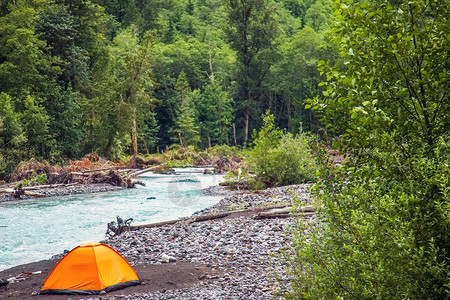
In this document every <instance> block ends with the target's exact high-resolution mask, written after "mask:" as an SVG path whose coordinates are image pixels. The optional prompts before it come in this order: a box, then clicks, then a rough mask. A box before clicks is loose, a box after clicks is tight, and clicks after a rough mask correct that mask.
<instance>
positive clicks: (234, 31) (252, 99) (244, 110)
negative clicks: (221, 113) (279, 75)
mask: <svg viewBox="0 0 450 300" xmlns="http://www.w3.org/2000/svg"><path fill="white" fill-rule="evenodd" d="M226 3H227V4H226V7H227V11H228V24H227V27H226V28H225V32H226V34H227V38H228V41H229V43H230V45H231V48H232V49H233V50H235V51H236V55H237V59H238V63H239V66H238V74H237V76H236V85H237V91H236V97H235V98H236V100H237V103H238V104H239V108H238V110H239V113H240V114H241V115H242V117H243V119H244V126H243V127H244V134H243V143H244V145H246V144H247V142H248V139H249V132H250V121H251V120H250V117H251V116H260V115H261V103H260V101H261V98H262V96H263V90H262V84H263V81H264V80H265V79H266V77H267V75H268V73H269V69H270V66H271V65H272V64H273V61H274V56H273V54H274V52H273V46H274V40H275V38H276V36H277V34H278V30H277V24H276V22H275V19H274V8H275V7H274V5H273V2H271V1H269V0H230V1H227V2H226Z"/></svg>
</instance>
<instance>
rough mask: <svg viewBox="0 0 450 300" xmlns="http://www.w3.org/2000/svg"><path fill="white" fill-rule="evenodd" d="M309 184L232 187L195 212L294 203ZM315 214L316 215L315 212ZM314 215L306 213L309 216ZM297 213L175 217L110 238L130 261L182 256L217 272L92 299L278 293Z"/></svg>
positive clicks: (305, 197)
mask: <svg viewBox="0 0 450 300" xmlns="http://www.w3.org/2000/svg"><path fill="white" fill-rule="evenodd" d="M308 187H309V185H307V184H303V185H294V186H288V187H281V188H272V189H267V190H264V191H262V192H258V193H242V192H233V193H232V195H231V196H228V197H225V198H223V199H222V200H221V201H220V202H219V203H218V204H217V205H215V206H213V207H211V208H209V209H206V210H203V211H201V212H198V213H197V215H201V214H206V213H211V212H218V211H224V210H231V209H236V207H238V208H242V209H244V208H258V207H264V206H272V205H290V204H291V198H292V197H291V196H292V195H295V196H296V197H297V199H299V201H301V202H304V203H305V204H307V203H308V198H309V194H308ZM313 218H314V217H313ZM309 220H311V219H308V220H307V221H309ZM294 222H295V219H294V218H274V219H264V220H254V219H253V218H252V216H251V215H242V216H238V217H235V218H225V219H217V220H213V221H205V222H199V223H189V224H186V223H183V222H180V223H176V224H174V225H166V226H163V227H157V228H143V229H140V230H137V231H129V232H125V233H123V234H121V235H119V236H114V237H111V238H109V239H108V240H106V241H103V242H104V243H106V244H109V245H110V246H112V247H113V248H114V249H116V250H117V251H118V252H119V253H121V254H122V255H123V256H124V257H125V258H126V259H127V260H128V261H129V262H130V264H131V265H138V264H163V263H173V264H176V263H177V262H178V261H186V262H191V263H203V264H205V265H207V266H208V267H211V270H213V272H209V273H205V274H203V275H201V276H200V277H199V279H202V280H201V281H200V283H198V284H196V285H193V286H191V287H189V288H184V289H175V290H163V291H157V292H148V293H136V294H133V295H126V294H121V293H120V291H117V293H116V294H115V295H101V297H98V298H89V299H114V300H116V299H117V300H118V299H274V298H277V297H276V291H277V286H278V285H277V281H278V280H281V281H286V280H288V277H287V274H286V272H285V270H284V269H283V267H282V265H281V263H280V259H278V256H277V255H278V254H279V253H280V251H281V250H282V249H284V248H285V247H286V246H287V245H288V244H289V241H290V239H291V231H290V230H291V228H292V226H293V224H294Z"/></svg>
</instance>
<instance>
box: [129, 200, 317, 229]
mask: <svg viewBox="0 0 450 300" xmlns="http://www.w3.org/2000/svg"><path fill="white" fill-rule="evenodd" d="M266 210H267V211H266ZM257 211H259V213H258V214H257V215H256V216H254V217H253V218H254V219H257V220H258V219H267V218H288V217H292V216H311V215H314V207H313V206H303V207H300V208H299V209H298V210H297V211H296V212H295V213H291V211H292V208H286V207H285V206H282V205H278V206H268V207H264V208H251V209H239V210H230V211H222V212H218V213H212V214H207V215H202V216H197V217H189V218H182V219H177V220H169V221H163V222H158V223H151V224H144V225H136V226H130V227H129V230H132V231H134V230H139V229H142V228H154V227H162V226H165V225H173V224H176V223H183V224H191V223H196V222H203V221H209V220H214V219H220V218H225V217H227V216H229V215H232V214H238V213H248V212H257Z"/></svg>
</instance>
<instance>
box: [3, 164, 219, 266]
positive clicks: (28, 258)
mask: <svg viewBox="0 0 450 300" xmlns="http://www.w3.org/2000/svg"><path fill="white" fill-rule="evenodd" d="M202 170H203V169H201V170H200V171H199V170H198V169H193V168H189V169H176V174H173V175H158V174H153V173H145V174H142V175H141V176H140V177H139V178H138V179H139V181H142V182H144V183H145V186H139V185H138V186H137V187H136V188H134V189H124V190H118V191H112V192H105V193H95V194H81V195H72V196H64V197H49V198H40V199H33V200H21V201H14V202H6V203H0V270H4V269H7V268H10V267H13V266H17V265H20V264H25V263H30V262H34V261H39V260H43V259H49V258H50V257H51V256H53V255H55V254H58V253H61V252H63V251H64V250H70V249H72V248H74V247H76V246H77V245H79V244H81V243H83V242H88V241H100V240H102V239H104V238H105V232H106V228H107V224H108V223H109V222H111V221H115V220H116V216H120V217H121V218H122V219H124V220H125V219H128V218H133V222H132V223H131V225H139V224H147V223H154V222H160V221H166V220H172V219H177V218H181V217H187V216H190V215H192V214H193V213H194V212H196V211H199V210H202V209H204V208H207V207H210V206H212V205H214V204H216V203H217V202H218V201H219V200H220V197H214V196H208V195H205V193H204V191H203V190H204V189H205V188H208V187H211V186H214V185H217V184H218V183H219V182H220V181H222V180H223V177H222V176H221V175H204V174H202V173H201V171H202Z"/></svg>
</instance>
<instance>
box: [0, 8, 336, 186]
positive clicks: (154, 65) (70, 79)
mask: <svg viewBox="0 0 450 300" xmlns="http://www.w3.org/2000/svg"><path fill="white" fill-rule="evenodd" d="M331 19H332V18H331V0H282V1H275V0H236V1H235V0H233V1H231V0H230V1H224V0H206V1H205V0H169V1H168V0H148V1H142V0H134V1H116V0H114V1H113V0H75V1H63V0H39V1H37V0H30V1H26V0H18V1H8V0H7V1H2V2H1V3H0V93H1V103H2V104H1V105H2V110H1V115H0V120H1V123H0V142H1V143H2V145H1V147H0V157H1V162H0V177H4V176H5V175H6V174H8V173H9V172H11V170H12V169H13V168H14V165H16V164H17V163H18V162H19V161H20V160H27V159H29V158H30V157H35V158H37V159H46V160H48V161H50V162H52V163H61V162H63V161H65V160H67V159H74V158H79V157H82V156H83V155H85V154H86V153H91V152H96V153H98V154H99V155H101V156H106V157H109V158H117V157H118V156H120V155H124V154H125V155H136V154H137V153H150V152H155V151H156V150H157V149H165V148H166V147H168V146H170V145H171V144H173V143H177V144H180V143H181V144H183V145H184V146H186V145H192V146H195V147H199V148H206V147H209V146H212V145H218V144H219V145H220V144H228V145H238V146H240V145H246V144H248V143H249V142H251V137H250V136H249V133H251V132H252V131H253V130H254V129H256V128H258V127H259V126H260V125H261V120H260V118H259V116H260V115H261V114H262V113H263V112H264V111H265V110H266V109H270V110H271V111H272V112H273V113H274V115H275V116H276V124H277V126H279V127H281V128H286V129H287V130H288V131H290V132H296V131H297V130H298V128H299V127H300V126H301V125H300V123H303V124H304V125H303V126H304V128H307V129H308V130H311V131H317V130H318V129H319V124H318V117H317V114H314V113H311V112H307V111H305V110H304V108H303V107H304V101H305V99H307V98H310V97H314V96H317V95H319V88H318V87H317V83H318V82H320V81H321V76H320V74H319V72H318V71H317V70H316V68H315V66H316V63H317V61H318V60H320V59H330V60H335V59H336V57H337V55H336V54H337V48H335V47H333V46H331V44H330V43H329V42H328V41H327V39H326V38H325V37H326V31H327V30H328V28H329V24H330V23H331Z"/></svg>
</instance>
